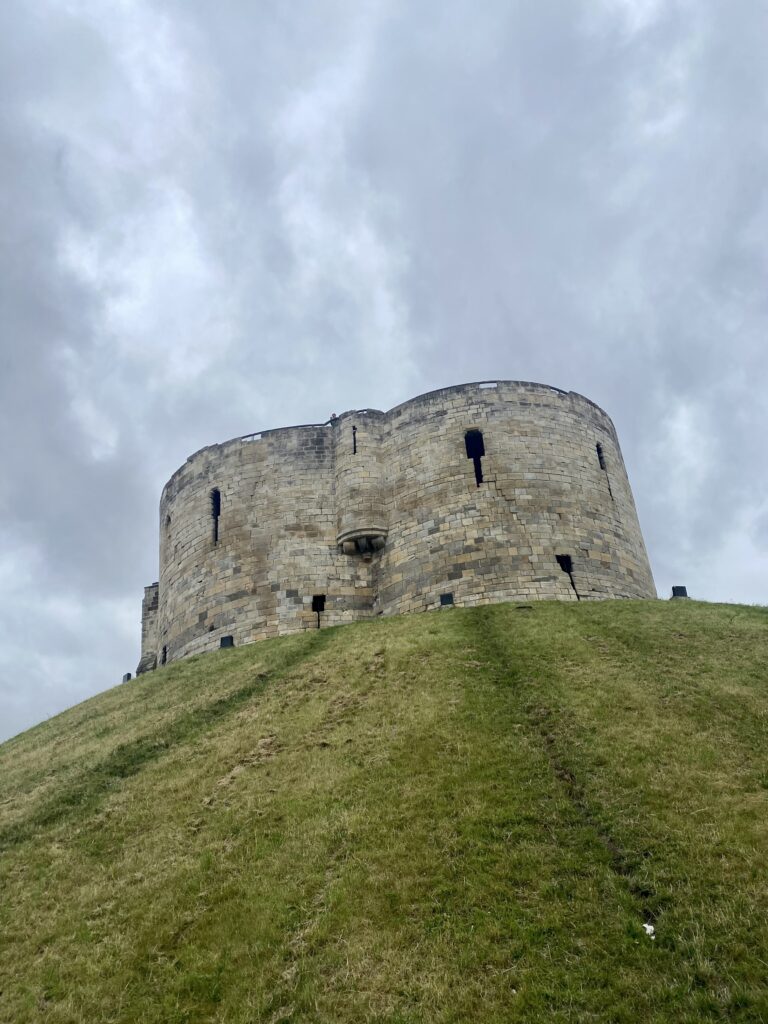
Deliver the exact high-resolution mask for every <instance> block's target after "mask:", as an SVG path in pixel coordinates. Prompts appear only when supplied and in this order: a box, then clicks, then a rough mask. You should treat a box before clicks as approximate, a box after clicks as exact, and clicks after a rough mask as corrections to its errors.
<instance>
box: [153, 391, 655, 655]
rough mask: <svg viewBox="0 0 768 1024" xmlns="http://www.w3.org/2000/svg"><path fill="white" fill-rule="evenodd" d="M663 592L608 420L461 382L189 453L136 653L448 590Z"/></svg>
mask: <svg viewBox="0 0 768 1024" xmlns="http://www.w3.org/2000/svg"><path fill="white" fill-rule="evenodd" d="M353 427H354V428H356V429H355V430H354V431H353V429H352V428H353ZM150 589H151V588H148V592H149V590H150ZM655 596H656V593H655V589H654V585H653V579H652V577H651V571H650V566H649V564H648V558H647V555H646V552H645V547H644V544H643V539H642V534H641V532H640V526H639V523H638V520H637V514H636V511H635V505H634V501H633V498H632V492H631V489H630V486H629V480H628V479H627V474H626V470H625V467H624V462H623V459H622V456H621V451H620V448H619V443H618V439H617V437H616V432H615V430H614V427H613V424H612V423H611V420H610V418H609V417H608V416H607V415H606V414H605V413H604V412H603V411H602V410H601V409H599V408H598V407H597V406H596V405H594V404H593V403H592V402H590V401H589V400H588V399H586V398H583V397H582V396H580V395H577V394H574V393H573V392H564V391H559V390H558V389H556V388H550V387H546V386H545V385H541V384H529V383H521V382H515V381H498V382H489V383H487V384H466V385H460V386H458V387H453V388H445V389H442V390H440V391H435V392H431V393H430V394H427V395H422V396H420V397H418V398H415V399H413V400H411V401H408V402H405V403H403V404H402V405H400V406H398V407H397V408H395V409H392V410H391V411H390V412H387V413H383V412H379V411H377V410H358V411H352V412H349V413H344V414H343V415H342V416H340V417H337V418H334V419H333V420H332V421H330V422H329V423H326V424H315V425H309V426H300V427H289V428H285V429H279V430H269V431H265V432H263V433H262V434H259V435H250V436H248V437H244V438H236V439H234V440H232V441H228V442H226V443H224V444H220V445H213V446H211V447H208V448H204V449H202V450H201V451H199V452H197V453H196V454H195V455H193V456H191V457H190V458H189V459H188V460H187V462H186V463H185V464H184V466H182V467H181V468H180V469H179V470H178V471H177V472H176V473H175V474H174V475H173V476H172V477H171V479H170V480H169V481H168V483H167V484H166V486H165V488H164V490H163V494H162V498H161V502H160V581H159V589H158V590H156V591H155V596H154V598H153V600H155V602H156V611H153V610H152V609H150V608H149V607H148V606H147V608H146V611H145V621H146V624H145V627H143V631H142V664H143V665H148V664H149V661H151V656H152V654H153V653H154V654H155V655H156V657H157V661H158V662H159V663H163V662H165V661H172V660H175V659H176V658H179V657H183V656H185V655H188V654H193V653H196V652H198V651H203V650H209V649H211V648H213V647H218V646H219V642H220V638H221V637H222V636H226V635H232V636H233V637H234V641H235V643H236V644H238V645H239V644H243V643H249V642H251V641H253V640H258V639H262V638H265V637H270V636H277V635H282V634H285V633H291V632H295V631H297V630H303V629H315V628H317V627H318V625H320V626H325V625H332V624H337V623H344V622H353V621H357V620H359V619H362V618H368V617H371V616H373V615H376V614H394V613H399V612H411V611H419V610H429V609H432V608H437V607H439V606H440V605H441V603H448V602H453V603H454V604H457V605H476V604H484V603H489V602H493V601H503V600H530V599H539V598H552V599H558V600H568V601H575V600H593V599H600V598H609V597H629V598H648V597H655ZM146 603H147V599H146V597H145V605H146ZM149 603H150V604H151V603H152V602H151V601H150V602H149ZM145 633H146V636H145ZM153 645H154V646H153ZM145 656H146V658H145Z"/></svg>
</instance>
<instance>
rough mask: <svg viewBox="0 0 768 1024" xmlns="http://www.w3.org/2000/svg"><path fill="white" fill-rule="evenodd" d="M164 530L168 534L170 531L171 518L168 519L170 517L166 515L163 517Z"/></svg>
mask: <svg viewBox="0 0 768 1024" xmlns="http://www.w3.org/2000/svg"><path fill="white" fill-rule="evenodd" d="M165 529H166V531H168V532H170V529H171V517H170V515H167V516H166V517H165Z"/></svg>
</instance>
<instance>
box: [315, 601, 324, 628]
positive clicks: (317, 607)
mask: <svg viewBox="0 0 768 1024" xmlns="http://www.w3.org/2000/svg"><path fill="white" fill-rule="evenodd" d="M312 611H313V612H314V613H315V614H316V615H317V628H318V629H320V613H321V612H324V611H325V594H313V595H312Z"/></svg>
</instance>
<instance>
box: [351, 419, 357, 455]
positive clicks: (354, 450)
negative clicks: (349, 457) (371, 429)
mask: <svg viewBox="0 0 768 1024" xmlns="http://www.w3.org/2000/svg"><path fill="white" fill-rule="evenodd" d="M352 454H353V455H357V427H355V426H353V427H352Z"/></svg>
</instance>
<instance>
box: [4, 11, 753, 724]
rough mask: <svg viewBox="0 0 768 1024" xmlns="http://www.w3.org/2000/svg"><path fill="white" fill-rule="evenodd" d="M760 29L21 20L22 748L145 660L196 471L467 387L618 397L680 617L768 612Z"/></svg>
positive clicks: (472, 16) (695, 22)
mask: <svg viewBox="0 0 768 1024" xmlns="http://www.w3.org/2000/svg"><path fill="white" fill-rule="evenodd" d="M766 17H767V15H766V10H765V8H764V6H763V5H760V4H757V3H754V2H752V0H737V2H735V3H733V4H728V5H723V4H719V3H716V2H715V0H704V2H697V3H693V2H683V0H679V2H675V3H670V4H654V3H651V2H647V3H639V2H629V0H604V2H601V3H592V2H590V3H587V2H583V3H574V2H571V0H547V2H544V3H538V4H535V5H534V4H523V3H514V4H509V3H506V2H505V3H501V2H500V3H487V4H484V5H482V6H481V7H480V8H478V6H477V5H476V4H475V5H472V4H470V3H468V2H466V0H454V2H451V3H447V4H446V3H439V4H438V3H437V2H434V3H433V2H425V3H419V4H415V5H414V4H409V3H405V2H399V3H395V2H390V3H384V2H381V3H376V2H364V3H360V4H354V5H349V4H347V3H345V2H341V0H338V2H333V0H327V2H323V3H319V4H313V5H310V6H307V5H304V6H295V5H285V4H281V3H276V2H275V3H263V4H260V5H259V10H258V16H256V15H255V14H254V8H253V6H252V5H251V4H248V3H245V2H241V3H240V2H235V0H229V2H226V3H223V4H218V5H216V7H215V9H214V7H212V6H211V5H210V4H208V3H206V2H202V0H183V2H181V0H164V2H162V3H160V2H153V0H135V2H133V3H131V4H127V5H121V6H120V7H114V6H113V7H109V8H107V7H105V6H104V5H103V4H100V3H98V2H96V0H66V2H65V0H48V2H47V3H45V4H42V5H38V6H37V7H36V8H34V9H33V8H32V7H30V5H25V4H21V3H11V4H8V5H6V6H5V7H3V9H2V11H0V49H2V54H1V55H0V58H1V59H0V88H2V94H3V97H4V103H3V106H2V109H0V133H1V136H2V137H1V138H0V145H1V146H2V149H1V150H0V151H1V152H2V153H3V157H2V162H0V174H2V186H3V190H2V196H3V200H2V202H3V214H4V231H3V235H2V238H1V239H0V253H2V262H3V273H2V275H0V303H1V306H0V308H2V311H3V312H2V322H1V325H0V332H1V333H0V373H1V374H2V377H1V379H0V397H2V401H1V402H0V429H1V430H2V436H3V437H4V438H6V439H11V441H10V443H5V444H4V445H3V449H2V467H1V470H2V471H1V472H0V517H1V518H2V530H3V533H2V536H3V538H4V539H3V542H2V547H1V548H0V556H1V558H0V564H2V566H3V572H4V573H5V574H6V575H5V576H4V577H3V578H8V579H11V580H14V581H16V582H15V583H14V587H13V589H12V591H11V590H8V589H6V598H5V600H4V614H3V616H2V617H1V618H0V621H2V622H3V626H2V627H0V632H1V633H2V636H0V642H1V644H2V649H3V651H4V660H3V661H0V693H2V692H4V693H6V694H7V695H8V696H7V703H6V707H7V711H6V713H5V718H4V719H3V722H2V724H0V733H2V734H9V733H10V732H13V731H15V730H16V729H19V728H22V727H23V726H26V725H27V724H30V723H31V722H33V721H35V720H37V719H39V718H40V717H43V716H44V715H46V714H49V713H51V712H52V711H54V710H56V709H58V708H60V707H62V706H64V705H65V704H66V703H68V702H71V701H72V700H75V699H79V698H81V697H83V696H85V695H86V694H88V693H90V692H94V691H95V690H96V689H99V688H102V687H104V686H106V685H108V684H110V683H112V682H114V681H115V680H116V679H119V678H120V675H121V674H122V672H123V671H125V670H126V669H127V668H131V667H132V665H133V664H135V661H136V652H137V647H138V615H139V603H140V598H141V586H142V585H143V584H144V583H148V582H150V581H151V580H152V579H153V578H154V576H155V574H156V559H157V555H156V507H157V497H158V493H159V489H160V487H161V486H162V483H163V482H164V480H165V479H166V478H167V477H168V476H169V475H170V473H171V472H172V471H173V470H174V469H175V468H176V466H177V465H178V464H180V463H181V462H182V461H183V460H184V459H185V458H186V456H187V455H188V454H190V453H191V452H192V451H193V450H195V449H196V448H198V447H201V446H202V445H205V444H208V443H211V442H212V441H216V440H221V439H224V438H226V437H230V436H234V435H237V434H240V433H245V432H248V431H252V430H257V429H259V428H261V427H268V426H275V425H279V424H284V423H290V422H306V421H319V420H324V419H325V418H326V417H327V416H328V414H329V413H330V412H331V411H337V412H340V411H342V410H343V409H345V408H350V407H353V406H377V407H380V408H386V407H389V406H391V405H393V404H395V403H396V402H398V401H401V400H403V399H405V398H407V397H409V396H410V395H413V394H416V393H418V392H420V391H424V390H428V389H431V388H434V387H438V386H441V385H444V384H451V383H456V382H458V381H463V380H473V379H482V378H492V377H511V378H518V379H532V380H542V381H545V382H547V383H552V384H556V385H558V386H561V387H564V388H572V389H574V390H579V391H581V392H583V393H584V394H586V395H588V396H589V397H590V398H592V399H594V400H595V401H597V402H599V403H600V404H601V405H603V406H604V407H605V408H606V409H607V410H608V411H609V413H611V414H612V416H613V417H614V419H615V421H616V424H617V427H618V430H619V435H620V437H621V439H622V443H623V447H624V451H625V455H626V458H627V462H628V467H629V471H630V477H631V479H632V481H633V485H634V488H635V492H636V496H637V499H638V505H639V510H640V516H641V522H642V524H643V526H644V530H645V534H646V539H647V541H648V546H649V550H650V555H651V559H652V563H653V565H654V568H655V571H656V576H657V582H658V584H659V589H660V592H661V593H662V595H664V594H665V592H666V591H667V590H668V588H669V586H670V585H671V583H673V582H674V583H679V582H683V583H688V584H689V585H690V587H691V589H692V591H694V592H696V593H698V595H699V596H703V597H708V598H712V599H717V598H718V597H728V598H731V599H734V598H736V599H741V600H750V601H754V600H765V590H764V587H763V584H762V575H761V572H760V571H759V566H760V565H761V564H762V567H763V569H764V568H765V567H766V558H767V556H766V543H765V536H766V531H765V523H764V520H765V492H764V484H763V478H764V475H765V474H764V466H765V458H764V455H763V451H762V436H764V434H765V425H766V424H765V411H764V402H763V401H762V396H761V391H760V388H761V382H762V381H763V380H764V379H765V377H766V371H767V370H768V365H767V364H768V354H767V351H768V350H767V349H766V346H765V324H766V302H767V301H768V299H766V292H765V287H764V282H765V278H766V244H767V243H766V239H767V238H768V231H767V230H766V229H768V199H767V197H766V184H765V182H766V180H768V177H767V176H766V173H765V171H766V127H765V126H766V124H768V120H767V119H766V100H767V96H768V72H766V70H765V66H764V65H765V61H764V59H763V57H764V55H763V52H762V51H763V45H764V39H765V38H766V28H768V25H766ZM132 602H133V604H132ZM134 606H135V621H133V620H132V618H131V613H130V612H129V611H128V609H129V608H131V607H134ZM134 631H135V632H134ZM95 636H96V637H97V638H96V639H94V637H95ZM30 651H33V652H34V656H33V655H31V654H30ZM0 699H2V698H0Z"/></svg>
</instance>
